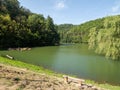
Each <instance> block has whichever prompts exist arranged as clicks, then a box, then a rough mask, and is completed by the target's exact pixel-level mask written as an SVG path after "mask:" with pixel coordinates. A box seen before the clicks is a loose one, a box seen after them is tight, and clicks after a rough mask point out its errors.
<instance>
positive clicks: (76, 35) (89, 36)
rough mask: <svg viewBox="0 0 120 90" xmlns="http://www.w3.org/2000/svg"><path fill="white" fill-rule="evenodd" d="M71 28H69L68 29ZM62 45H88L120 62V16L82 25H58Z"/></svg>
mask: <svg viewBox="0 0 120 90" xmlns="http://www.w3.org/2000/svg"><path fill="white" fill-rule="evenodd" d="M66 27H69V28H66ZM58 32H59V34H60V38H61V42H62V43H88V45H89V49H94V50H95V52H96V53H99V54H102V55H105V56H106V57H108V58H112V59H115V60H120V15H117V16H108V17H105V18H100V19H96V20H92V21H89V22H86V23H83V24H80V25H77V26H76V25H71V24H62V25H58Z"/></svg>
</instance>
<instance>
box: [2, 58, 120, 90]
mask: <svg viewBox="0 0 120 90" xmlns="http://www.w3.org/2000/svg"><path fill="white" fill-rule="evenodd" d="M0 63H1V64H5V65H11V66H14V67H19V68H25V69H27V70H31V71H34V72H38V73H43V74H47V75H52V76H57V77H62V74H57V73H55V72H53V71H50V70H47V69H44V68H42V67H40V66H35V65H31V64H27V63H24V62H21V61H17V60H9V59H7V58H3V57H0ZM86 83H89V84H93V85H95V86H98V87H101V88H105V89H108V90H120V86H112V85H109V84H97V83H95V82H94V81H91V80H86Z"/></svg>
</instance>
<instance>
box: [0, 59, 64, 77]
mask: <svg viewBox="0 0 120 90" xmlns="http://www.w3.org/2000/svg"><path fill="white" fill-rule="evenodd" d="M0 63H1V64H6V65H11V66H15V67H19V68H25V69H27V70H31V71H34V72H38V73H44V74H48V75H55V76H62V74H57V73H55V72H53V71H50V70H47V69H45V68H43V67H40V66H35V65H32V64H27V63H24V62H21V61H17V60H10V59H7V58H4V57H0Z"/></svg>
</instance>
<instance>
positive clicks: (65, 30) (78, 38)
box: [58, 18, 104, 43]
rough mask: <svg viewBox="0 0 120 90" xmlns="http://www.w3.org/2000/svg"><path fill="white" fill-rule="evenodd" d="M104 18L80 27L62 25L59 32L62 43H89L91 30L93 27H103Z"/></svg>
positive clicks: (59, 26)
mask: <svg viewBox="0 0 120 90" xmlns="http://www.w3.org/2000/svg"><path fill="white" fill-rule="evenodd" d="M103 21H104V18H100V19H96V20H92V21H88V22H85V23H83V24H80V25H73V24H61V25H58V32H59V33H60V38H61V42H62V43H84V42H86V43H87V42H88V34H89V30H90V29H91V28H93V27H103Z"/></svg>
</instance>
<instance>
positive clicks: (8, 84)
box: [0, 64, 105, 90]
mask: <svg viewBox="0 0 120 90" xmlns="http://www.w3.org/2000/svg"><path fill="white" fill-rule="evenodd" d="M0 90H105V89H101V88H98V87H95V86H93V85H87V84H85V83H82V84H81V85H79V84H76V83H74V82H69V83H67V82H65V81H64V78H59V77H56V76H49V75H46V74H40V73H36V72H32V71H29V70H27V69H21V68H16V67H12V66H6V65H3V64H0Z"/></svg>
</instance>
